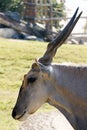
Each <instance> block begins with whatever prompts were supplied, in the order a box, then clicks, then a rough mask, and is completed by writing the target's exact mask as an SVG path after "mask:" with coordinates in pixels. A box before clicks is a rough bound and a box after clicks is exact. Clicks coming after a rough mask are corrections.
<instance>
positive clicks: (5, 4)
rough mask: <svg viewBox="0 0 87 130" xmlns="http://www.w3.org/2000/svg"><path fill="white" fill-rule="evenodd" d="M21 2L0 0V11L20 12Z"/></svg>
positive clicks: (18, 0)
mask: <svg viewBox="0 0 87 130" xmlns="http://www.w3.org/2000/svg"><path fill="white" fill-rule="evenodd" d="M20 1H21V0H4V1H3V0H0V11H2V12H5V11H8V10H10V11H19V12H20V11H21V9H22V5H21V4H20Z"/></svg>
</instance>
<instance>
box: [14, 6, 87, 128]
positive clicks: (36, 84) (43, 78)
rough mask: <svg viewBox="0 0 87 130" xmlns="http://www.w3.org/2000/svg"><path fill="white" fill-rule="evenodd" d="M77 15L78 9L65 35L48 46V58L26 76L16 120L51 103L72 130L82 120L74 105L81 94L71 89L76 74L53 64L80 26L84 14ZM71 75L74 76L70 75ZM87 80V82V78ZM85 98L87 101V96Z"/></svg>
mask: <svg viewBox="0 0 87 130" xmlns="http://www.w3.org/2000/svg"><path fill="white" fill-rule="evenodd" d="M77 13H78V8H77V10H76V11H75V13H74V15H73V17H72V18H71V20H70V21H69V23H68V24H67V25H66V27H65V28H64V29H63V31H61V32H60V34H58V36H57V37H56V38H55V39H54V40H53V41H52V42H50V43H49V44H48V46H47V50H46V52H45V54H44V55H43V56H42V57H41V58H39V59H38V60H36V61H35V62H34V63H33V64H32V65H31V69H30V71H29V72H28V73H27V74H26V75H24V79H23V82H22V85H21V88H20V91H19V95H18V99H17V102H16V105H15V107H14V109H13V112H12V116H13V118H14V119H16V120H24V119H26V118H27V116H28V115H29V114H32V113H34V112H36V110H38V109H39V108H40V107H41V105H43V104H44V103H46V102H48V103H49V104H51V105H53V106H55V107H57V108H58V109H59V110H60V111H61V112H62V113H63V114H64V115H65V116H66V118H67V119H68V120H69V121H70V123H71V124H72V126H73V127H74V128H76V123H75V117H76V116H77V117H78V114H77V112H76V111H75V110H74V106H73V103H71V102H75V105H76V107H78V104H79V100H76V99H74V97H75V96H76V94H77V93H78V92H77V91H78V90H76V92H74V93H73V91H74V90H73V87H72V86H74V83H73V82H72V83H71V85H72V86H71V87H70V86H68V85H69V84H70V82H71V77H74V79H73V80H75V78H76V77H75V76H76V74H75V75H74V73H73V72H72V71H68V70H69V69H70V68H69V69H67V68H66V70H67V71H66V70H64V69H65V68H64V66H63V65H57V64H56V65H55V64H52V60H53V57H54V56H55V54H56V51H57V49H58V48H59V47H60V46H61V45H62V44H63V43H64V42H65V40H66V39H67V38H68V36H69V35H70V33H71V32H72V30H73V28H74V27H75V25H76V23H77V22H78V20H79V18H80V16H81V14H82V12H81V13H80V14H79V15H78V16H77ZM86 70H87V69H86ZM65 72H66V74H65ZM68 72H70V73H69V74H68ZM71 72H72V73H71ZM79 73H80V72H79ZM84 75H86V74H84ZM64 76H65V77H64ZM66 77H67V78H66ZM69 78H70V79H69ZM84 78H87V76H85V77H84ZM82 79H83V78H82ZM81 83H82V82H81ZM64 85H65V86H64ZM75 85H77V87H79V86H80V83H79V84H78V82H77V84H75ZM66 86H67V87H66ZM69 87H70V88H69ZM69 89H71V90H69ZM82 96H83V95H82ZM72 97H73V98H72ZM76 97H77V96H76ZM79 97H80V94H79ZM83 97H84V98H85V96H83ZM82 101H83V100H82ZM83 104H84V105H83V106H86V105H87V104H85V102H84V103H83ZM78 108H79V107H78ZM86 108H87V106H86ZM84 111H85V109H84ZM78 112H79V114H81V112H80V110H78ZM86 112H87V111H86ZM74 115H75V117H74ZM79 130H82V129H79ZM84 130H85V129H84Z"/></svg>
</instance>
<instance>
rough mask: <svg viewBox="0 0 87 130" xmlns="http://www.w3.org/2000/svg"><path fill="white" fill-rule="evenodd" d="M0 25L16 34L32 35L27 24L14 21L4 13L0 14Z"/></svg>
mask: <svg viewBox="0 0 87 130" xmlns="http://www.w3.org/2000/svg"><path fill="white" fill-rule="evenodd" d="M0 24H3V25H6V26H8V27H11V28H13V29H15V30H16V31H18V32H23V33H27V34H33V31H32V28H30V27H29V26H28V27H27V24H25V23H23V22H20V21H16V20H14V19H12V18H10V17H8V16H6V15H5V14H4V13H0Z"/></svg>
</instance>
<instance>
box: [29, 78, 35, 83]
mask: <svg viewBox="0 0 87 130" xmlns="http://www.w3.org/2000/svg"><path fill="white" fill-rule="evenodd" d="M35 81H36V77H30V78H28V82H29V83H34V82H35Z"/></svg>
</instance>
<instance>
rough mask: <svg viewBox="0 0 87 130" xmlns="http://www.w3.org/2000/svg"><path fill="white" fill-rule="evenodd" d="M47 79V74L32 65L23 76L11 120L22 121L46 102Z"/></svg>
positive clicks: (35, 65) (35, 64) (36, 65)
mask: <svg viewBox="0 0 87 130" xmlns="http://www.w3.org/2000/svg"><path fill="white" fill-rule="evenodd" d="M47 78H49V74H48V73H46V72H45V71H44V70H41V68H40V66H38V64H37V63H34V64H33V65H32V68H31V70H30V71H29V72H28V73H27V74H26V75H25V76H24V80H23V83H22V86H21V88H20V91H19V96H18V99H17V103H16V105H15V107H14V109H13V112H12V116H13V118H15V119H17V120H24V119H25V118H26V117H27V116H28V115H29V114H32V113H34V112H35V111H36V110H37V109H38V108H39V107H40V106H41V105H42V104H44V103H45V102H46V101H47V99H48V86H47V85H46V82H47Z"/></svg>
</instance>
